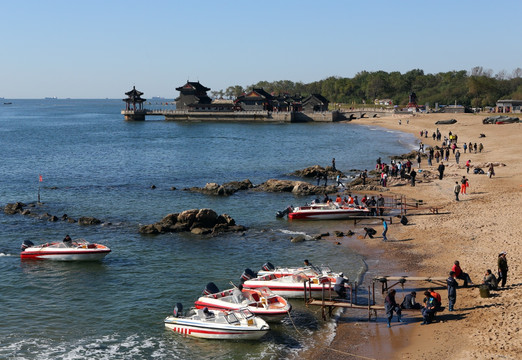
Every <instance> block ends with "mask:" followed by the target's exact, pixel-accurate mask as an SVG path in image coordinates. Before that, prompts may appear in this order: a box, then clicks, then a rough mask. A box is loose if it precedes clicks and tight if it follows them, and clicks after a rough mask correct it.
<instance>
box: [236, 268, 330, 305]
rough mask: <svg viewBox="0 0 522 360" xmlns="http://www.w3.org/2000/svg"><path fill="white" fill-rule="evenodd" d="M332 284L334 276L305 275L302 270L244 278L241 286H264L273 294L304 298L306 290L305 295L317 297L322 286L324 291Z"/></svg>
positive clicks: (252, 287) (319, 295)
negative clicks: (288, 273) (292, 272)
mask: <svg viewBox="0 0 522 360" xmlns="http://www.w3.org/2000/svg"><path fill="white" fill-rule="evenodd" d="M247 270H248V269H247ZM250 271H251V270H250ZM244 275H245V273H243V276H242V277H241V278H242V280H244ZM332 284H335V278H334V277H332V276H316V275H314V276H312V275H306V274H305V273H304V272H298V273H296V274H292V275H285V274H279V273H274V274H267V275H263V276H260V277H252V278H250V279H248V280H245V281H244V282H243V288H244V289H259V288H265V287H266V288H269V289H270V291H272V292H273V293H274V294H277V295H280V296H284V297H286V298H304V297H305V293H304V292H305V290H306V293H307V295H306V296H307V297H308V296H309V297H317V298H319V297H321V296H322V293H323V288H324V289H325V290H326V291H328V290H329V289H333V285H332Z"/></svg>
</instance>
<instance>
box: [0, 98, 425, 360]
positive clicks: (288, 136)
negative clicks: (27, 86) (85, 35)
mask: <svg viewBox="0 0 522 360" xmlns="http://www.w3.org/2000/svg"><path fill="white" fill-rule="evenodd" d="M9 101H10V102H12V105H0V152H1V154H2V161H1V162H0V204H1V206H5V205H6V204H7V203H12V202H16V201H21V202H24V203H34V202H35V201H36V200H37V196H38V193H40V197H41V201H42V203H43V204H42V205H40V206H39V208H38V212H47V213H49V214H52V215H56V216H58V217H60V216H62V215H63V214H67V215H68V216H70V217H73V218H79V217H81V216H93V217H96V218H98V219H100V220H102V221H103V222H104V225H100V226H79V225H78V224H70V223H67V222H63V221H58V222H49V221H45V220H42V219H39V218H36V217H30V216H21V215H6V214H4V213H3V212H1V213H0V224H1V228H2V231H1V232H0V284H1V285H0V288H1V291H0V305H1V309H2V311H1V317H0V319H1V321H2V326H0V358H13V359H47V358H53V359H83V358H87V357H89V358H93V359H143V358H154V359H200V358H205V357H211V356H212V357H214V358H219V359H245V358H249V359H279V358H295V357H297V354H298V353H299V351H301V350H303V349H306V348H309V347H310V346H314V342H316V341H327V339H329V338H331V336H332V334H333V332H334V328H335V326H334V324H333V323H332V322H323V321H322V319H321V318H320V315H319V312H318V311H317V309H308V308H306V307H305V306H304V304H303V302H302V301H299V300H297V301H292V305H293V306H294V311H293V312H292V318H291V319H288V318H287V319H286V320H285V321H283V322H282V323H281V324H275V325H272V326H271V327H272V331H271V332H270V333H269V334H268V335H267V336H266V337H265V338H263V339H262V340H261V341H260V342H222V341H205V340H195V339H192V338H184V337H182V336H179V335H178V334H174V333H171V332H169V331H167V330H165V328H164V326H163V319H164V318H165V317H166V316H167V315H169V314H170V313H171V312H172V309H173V306H174V304H175V303H176V302H181V303H183V304H184V307H185V308H189V307H190V306H191V304H192V303H193V301H194V300H195V299H196V298H197V297H198V296H199V294H200V293H201V291H202V290H203V288H204V287H205V285H206V284H207V283H208V282H210V281H213V282H215V283H216V284H217V285H218V287H219V288H220V289H225V288H229V287H230V286H231V285H230V282H231V281H232V282H235V283H237V281H238V279H239V277H240V275H241V273H242V272H243V270H244V269H245V268H247V267H249V268H252V269H254V270H258V269H259V268H260V267H261V266H262V265H263V264H264V263H265V262H267V261H270V262H272V263H273V264H278V265H288V266H298V265H301V263H302V259H305V258H307V259H310V260H311V262H313V263H315V264H329V265H330V266H332V267H333V268H335V269H336V270H341V271H344V273H345V274H346V275H348V276H349V277H350V278H351V279H360V277H361V275H362V273H363V271H364V269H365V264H364V261H363V259H362V258H361V257H360V256H359V255H358V254H354V253H351V252H349V251H348V250H346V249H340V248H339V247H336V246H335V245H333V244H331V243H329V242H325V241H306V242H303V243H298V244H293V243H291V242H290V241H289V238H290V237H291V235H292V234H295V233H305V234H314V233H317V232H320V231H322V230H324V229H341V230H343V229H346V228H348V227H350V224H349V223H343V222H295V221H294V222H288V221H287V220H286V219H277V218H276V217H275V212H276V211H277V210H281V209H284V208H285V207H286V206H287V205H289V204H294V205H298V204H304V203H305V202H307V201H309V200H310V199H309V198H306V197H304V198H303V197H296V196H293V195H292V194H271V193H262V192H251V191H246V192H239V193H236V194H234V195H232V196H229V197H213V196H207V195H202V194H197V193H191V192H188V191H184V190H182V189H183V188H187V187H192V186H200V187H202V186H204V185H205V184H206V183H207V182H217V183H223V182H228V181H234V180H243V179H250V180H251V181H252V183H254V184H259V183H261V182H264V181H266V180H268V179H271V178H292V177H291V176H289V175H288V174H289V173H290V172H292V171H295V170H298V169H302V168H305V167H307V166H312V165H315V164H319V165H322V166H327V165H330V164H331V159H332V157H335V158H336V165H337V168H339V169H341V170H343V171H345V172H348V171H349V170H350V169H364V168H371V167H373V166H374V164H375V159H376V158H377V157H379V156H380V157H382V158H383V159H386V158H387V157H388V156H390V155H393V154H398V153H403V152H407V151H409V150H411V149H412V148H413V147H414V146H415V145H414V144H415V139H414V137H413V136H412V135H408V134H403V133H399V132H394V131H389V130H384V129H380V128H372V127H365V126H359V125H356V124H351V123H335V124H334V123H326V124H262V123H256V124H247V123H206V122H195V123H188V122H179V123H178V122H165V121H163V120H160V118H150V119H148V120H146V121H145V122H125V121H124V120H123V117H122V116H121V115H120V110H121V109H122V107H123V102H122V101H121V100H59V99H58V100H56V99H48V100H9ZM40 174H41V175H42V178H43V182H39V181H38V179H39V178H38V176H39V175H40ZM152 185H155V187H156V188H155V189H151V186H152ZM172 187H175V188H176V190H171V188H172ZM195 208H198V209H199V208H211V209H214V210H215V211H216V212H217V213H219V214H222V213H227V214H229V215H230V216H232V217H233V218H234V219H235V220H236V222H237V223H238V224H241V225H245V226H247V227H248V231H247V232H246V233H245V234H224V235H220V236H217V237H206V236H203V237H202V236H195V235H192V234H165V235H159V236H144V235H140V234H139V233H138V231H137V230H138V227H139V226H140V225H141V224H149V223H153V222H156V221H159V220H160V219H161V218H163V217H164V216H165V215H167V214H169V213H172V212H180V211H183V210H187V209H195ZM65 234H70V235H71V237H72V238H73V239H74V238H80V237H81V238H85V239H87V240H89V241H91V242H99V243H103V244H105V245H108V246H109V247H110V248H111V249H112V253H110V254H109V255H108V256H107V257H106V258H105V259H104V260H103V261H102V262H99V263H60V262H45V261H21V260H20V257H19V248H20V245H21V243H22V241H23V240H31V241H33V242H34V243H40V242H49V241H56V240H59V241H60V240H61V239H62V238H63V237H64V236H65Z"/></svg>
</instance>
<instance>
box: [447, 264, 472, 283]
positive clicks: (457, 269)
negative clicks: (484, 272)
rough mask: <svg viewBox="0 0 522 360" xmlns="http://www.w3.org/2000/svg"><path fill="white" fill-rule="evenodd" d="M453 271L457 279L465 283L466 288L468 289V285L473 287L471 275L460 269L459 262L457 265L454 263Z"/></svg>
mask: <svg viewBox="0 0 522 360" xmlns="http://www.w3.org/2000/svg"><path fill="white" fill-rule="evenodd" d="M451 271H454V272H455V277H456V278H457V279H459V280H462V281H464V285H463V286H464V287H467V286H468V284H471V285H473V281H471V278H470V277H469V275H468V274H467V273H465V272H464V271H462V268H461V267H460V263H459V261H458V260H455V263H454V265H453V267H452V268H451Z"/></svg>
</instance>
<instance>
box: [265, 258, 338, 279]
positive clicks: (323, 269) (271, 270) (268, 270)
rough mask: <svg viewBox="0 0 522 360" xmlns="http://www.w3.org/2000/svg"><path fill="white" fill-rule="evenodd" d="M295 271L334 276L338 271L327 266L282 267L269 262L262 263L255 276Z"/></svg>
mask: <svg viewBox="0 0 522 360" xmlns="http://www.w3.org/2000/svg"><path fill="white" fill-rule="evenodd" d="M297 273H304V274H305V275H307V276H329V277H333V278H336V277H337V276H339V274H340V272H333V271H332V269H331V268H330V267H329V266H326V265H321V266H300V267H282V266H274V265H272V264H271V263H270V262H267V263H265V264H264V265H263V267H262V268H261V270H259V271H258V272H257V276H264V275H268V274H282V275H294V274H297Z"/></svg>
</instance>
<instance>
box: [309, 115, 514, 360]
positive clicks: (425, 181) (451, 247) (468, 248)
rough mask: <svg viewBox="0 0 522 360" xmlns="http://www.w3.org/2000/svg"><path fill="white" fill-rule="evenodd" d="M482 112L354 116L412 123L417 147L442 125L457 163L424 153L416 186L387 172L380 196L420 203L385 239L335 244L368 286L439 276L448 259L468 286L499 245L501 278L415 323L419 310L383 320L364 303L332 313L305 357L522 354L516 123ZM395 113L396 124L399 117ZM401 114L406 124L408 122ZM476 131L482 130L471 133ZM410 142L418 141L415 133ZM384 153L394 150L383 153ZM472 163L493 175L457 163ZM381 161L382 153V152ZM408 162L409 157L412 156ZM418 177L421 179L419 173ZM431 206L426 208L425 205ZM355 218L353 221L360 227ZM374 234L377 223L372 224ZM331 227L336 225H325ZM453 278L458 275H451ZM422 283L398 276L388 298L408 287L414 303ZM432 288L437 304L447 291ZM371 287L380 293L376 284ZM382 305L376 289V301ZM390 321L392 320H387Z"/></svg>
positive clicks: (462, 293)
mask: <svg viewBox="0 0 522 360" xmlns="http://www.w3.org/2000/svg"><path fill="white" fill-rule="evenodd" d="M488 115H490V114H478V115H473V114H428V115H416V116H411V115H405V116H393V117H386V118H374V119H359V120H355V121H354V123H358V124H365V125H371V126H382V127H386V128H390V129H395V130H400V131H405V132H411V133H413V134H416V135H417V136H419V132H420V130H428V133H429V135H430V137H429V138H422V141H423V142H424V143H425V144H427V145H439V146H440V145H441V142H438V141H433V140H432V138H431V134H432V132H433V131H435V129H436V128H437V127H438V128H439V130H440V131H441V133H442V135H443V136H444V135H446V136H447V135H448V132H449V131H451V132H452V133H453V134H457V135H458V136H459V142H458V145H459V147H460V152H461V154H462V155H461V158H460V165H457V164H456V163H455V158H454V156H453V154H451V155H450V159H449V161H448V163H447V164H446V171H445V176H444V178H443V179H442V180H438V178H436V177H435V176H429V174H430V173H432V174H433V175H435V174H436V173H437V172H436V167H437V166H438V164H437V163H436V162H435V161H434V162H433V166H428V165H427V161H426V159H425V158H424V159H423V162H422V163H421V169H423V172H422V173H420V174H419V175H420V176H418V177H417V180H418V182H417V185H416V186H415V187H411V186H410V185H409V184H406V183H400V181H395V180H391V181H390V183H389V187H388V188H389V190H390V191H388V192H386V193H385V194H386V195H392V194H397V195H405V196H407V197H408V198H409V199H417V200H419V199H421V200H423V202H424V204H425V208H424V209H421V210H420V211H415V212H411V213H410V214H409V215H408V219H409V223H408V225H407V226H403V225H401V224H400V223H399V222H398V221H394V223H393V224H392V225H391V226H390V229H389V231H388V238H389V239H390V241H388V242H386V243H385V242H382V241H381V240H382V239H381V238H379V237H376V238H374V239H364V240H361V239H355V238H349V237H345V238H342V239H341V240H339V239H337V238H336V239H330V241H339V242H341V246H350V247H352V248H353V249H354V250H356V251H357V252H359V253H361V254H363V255H364V256H365V257H366V261H367V264H368V267H369V271H368V273H367V274H366V275H365V281H364V283H363V284H362V286H368V285H369V284H370V283H371V279H372V278H373V276H374V275H377V274H381V275H410V276H415V275H416V276H444V277H447V276H448V272H449V271H450V270H451V267H452V265H453V262H454V261H455V260H459V261H460V264H461V266H462V268H463V270H464V271H465V272H468V273H469V274H470V276H471V279H472V280H473V281H474V283H475V284H480V283H481V282H482V279H483V276H484V273H485V270H486V269H491V270H492V271H493V273H496V272H497V265H496V264H497V257H498V253H499V252H501V251H507V253H508V255H507V258H508V264H509V273H508V281H507V286H506V287H505V288H503V289H501V290H499V291H492V296H491V297H489V298H481V297H480V296H479V290H478V288H477V287H470V288H459V289H458V290H457V294H458V295H457V303H456V311H454V312H448V311H447V309H446V311H444V312H442V313H440V314H439V315H438V316H437V321H436V322H435V323H433V324H429V325H427V326H421V325H420V324H421V317H420V313H417V312H415V313H413V312H407V313H405V314H404V320H406V321H405V323H392V327H391V329H388V328H387V326H386V319H385V316H384V313H383V312H378V319H377V321H376V322H375V321H372V322H368V313H367V311H365V310H362V311H359V310H347V311H346V312H345V313H344V314H343V315H341V316H340V319H339V321H338V323H339V324H338V328H337V334H336V337H335V339H334V340H333V342H332V343H331V344H330V345H329V346H328V347H322V348H316V349H314V350H313V351H310V352H308V353H307V354H303V355H304V357H305V358H328V359H352V358H353V359H361V358H362V359H364V358H370V359H419V358H434V357H436V358H453V359H497V358H503V359H518V358H519V357H520V354H522V336H521V331H520V330H521V329H520V328H521V326H522V315H521V313H520V311H519V306H518V305H520V304H521V300H520V299H521V298H522V279H521V271H520V270H521V269H522V267H521V266H520V263H521V261H522V245H521V244H520V239H521V238H522V225H521V224H520V205H522V176H521V174H522V161H521V155H522V154H521V149H522V147H521V145H520V144H521V140H522V135H521V130H522V125H521V124H504V125H483V124H482V119H483V118H485V117H487V116H488ZM399 119H400V120H401V124H400V125H399ZM448 119H457V123H456V124H453V125H435V122H436V121H437V120H448ZM408 122H409V124H408ZM480 134H485V135H486V137H482V138H481V137H479V135H480ZM419 140H420V139H419ZM464 141H465V142H467V143H469V142H470V141H471V142H472V143H475V142H477V144H478V143H480V142H482V143H483V144H484V150H483V152H482V153H477V154H475V153H472V154H464V153H463V150H462V147H461V146H462V143H463V142H464ZM390 155H394V154H390ZM468 159H470V160H471V161H472V164H475V165H476V164H481V167H482V168H483V169H484V171H487V166H485V164H486V163H488V162H495V163H502V164H504V165H505V166H497V167H495V172H496V175H495V176H494V177H493V178H491V179H489V178H488V177H487V176H486V175H478V174H473V173H472V171H470V173H469V174H466V169H465V167H464V163H465V162H466V160H468ZM383 161H385V162H389V159H383ZM412 162H413V164H414V165H413V166H414V167H415V168H417V163H416V161H412ZM425 174H426V175H428V176H427V177H426V178H425V177H424V175H425ZM463 175H467V176H468V178H469V182H470V187H469V188H468V191H467V192H468V193H467V194H466V195H461V196H460V198H461V201H459V202H457V201H455V197H454V194H453V186H454V185H455V181H459V179H460V178H461V177H462V176H463ZM432 207H437V208H439V213H438V214H433V213H431V212H430V211H429V208H432ZM363 226H364V225H362V224H358V225H357V227H358V229H357V232H358V234H360V233H361V230H362V227H363ZM374 227H375V228H376V230H377V231H378V236H379V235H380V232H381V229H382V227H381V226H379V225H377V226H374ZM332 230H337V229H332ZM459 283H460V284H462V281H459ZM428 286H429V284H423V283H411V284H409V283H407V284H406V287H407V288H406V289H405V290H402V289H401V288H400V287H399V288H397V291H398V294H397V296H396V298H397V302H401V301H402V298H403V296H404V295H405V294H407V293H408V292H409V291H410V290H411V288H417V289H419V290H418V291H417V293H418V295H417V301H418V302H422V297H423V296H422V295H421V293H422V291H423V290H424V289H425V288H427V287H428ZM437 291H438V292H439V293H440V294H441V295H442V305H443V306H446V307H447V291H446V289H445V288H440V289H439V290H437ZM379 292H380V291H379ZM377 303H378V304H382V297H381V298H379V299H378V300H377ZM394 320H395V318H394Z"/></svg>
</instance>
